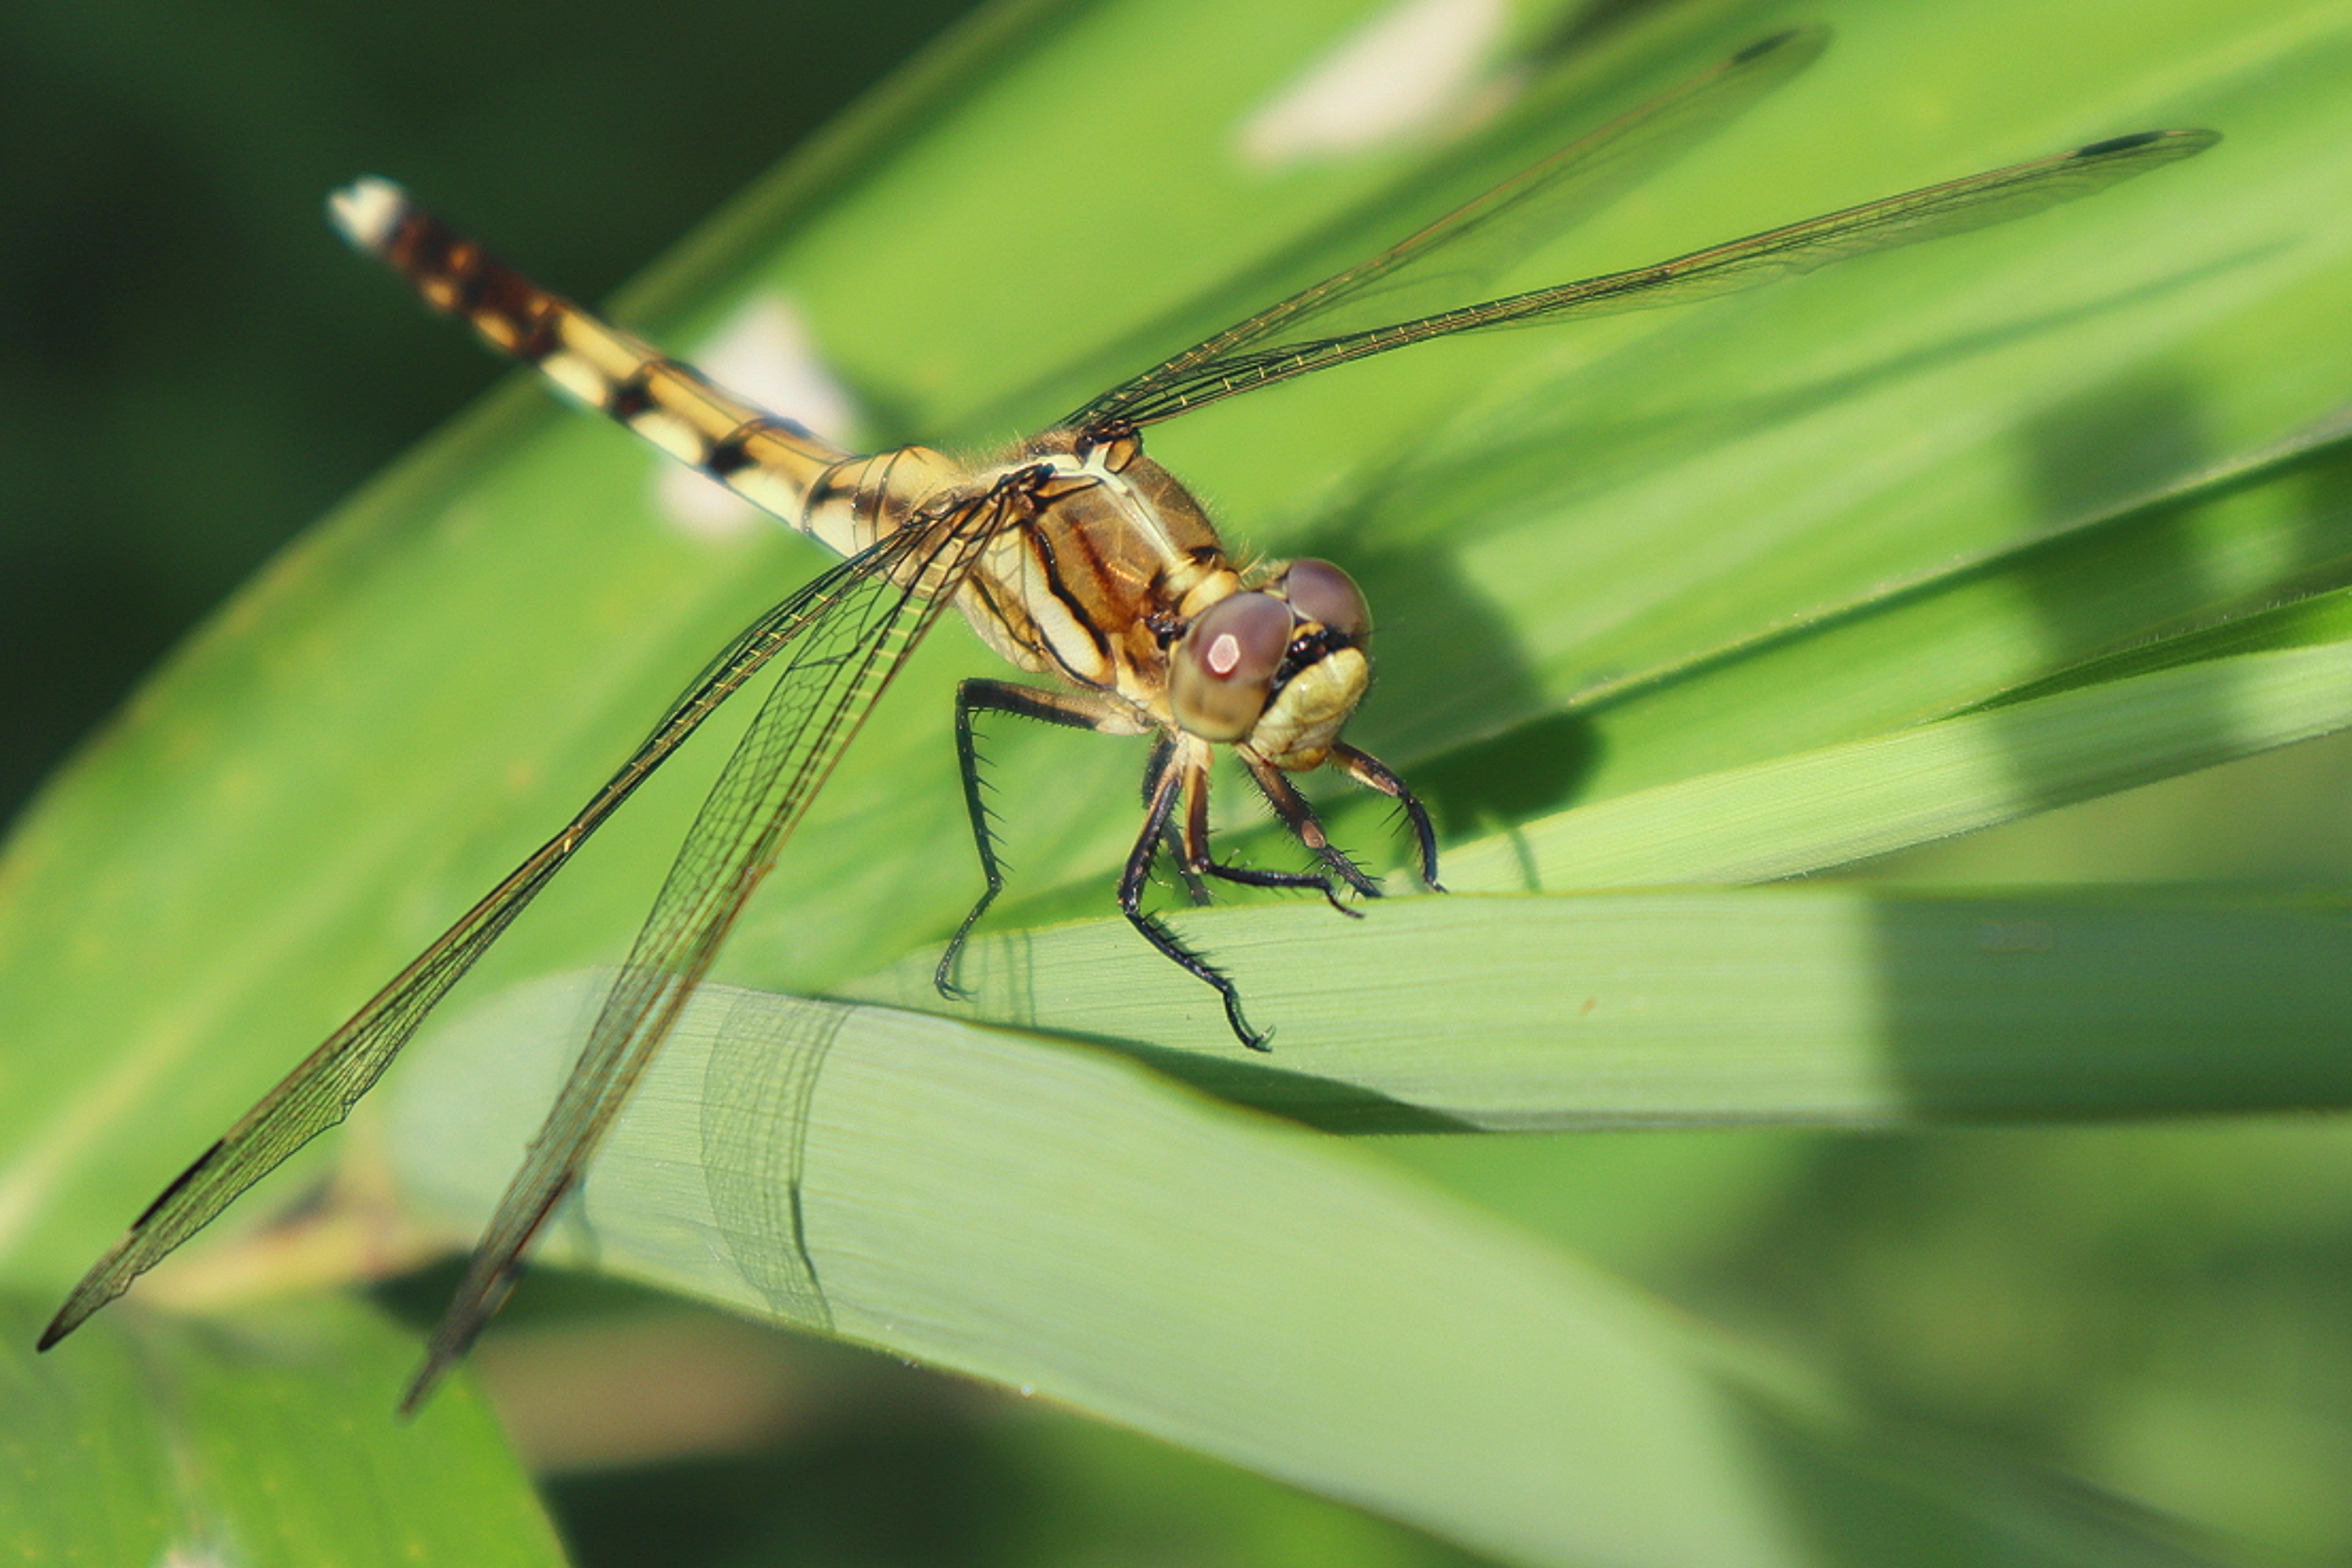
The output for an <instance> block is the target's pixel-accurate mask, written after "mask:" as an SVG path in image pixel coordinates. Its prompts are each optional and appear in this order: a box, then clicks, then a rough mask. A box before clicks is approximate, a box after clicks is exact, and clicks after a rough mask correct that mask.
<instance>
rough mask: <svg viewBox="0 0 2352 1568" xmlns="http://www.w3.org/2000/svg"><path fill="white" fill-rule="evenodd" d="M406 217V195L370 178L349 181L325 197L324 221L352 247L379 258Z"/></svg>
mask: <svg viewBox="0 0 2352 1568" xmlns="http://www.w3.org/2000/svg"><path fill="white" fill-rule="evenodd" d="M405 216H408V193H407V192H406V191H404V190H402V189H401V188H400V187H399V186H398V185H395V184H393V183H392V182H391V181H390V180H380V179H378V178H376V177H375V176H374V175H373V174H368V175H365V176H362V178H360V179H356V180H353V181H352V183H351V184H348V185H345V186H344V187H343V188H342V189H341V190H340V191H336V192H333V193H331V195H329V196H328V197H327V221H328V222H329V223H331V224H333V225H334V226H335V232H336V233H337V234H340V235H341V236H342V237H343V238H344V239H346V240H347V241H349V242H350V243H351V244H352V246H353V247H356V248H357V249H360V250H364V251H366V252H367V253H368V254H369V255H371V256H375V255H381V254H382V253H383V247H385V246H387V245H389V244H391V243H392V237H393V234H394V231H396V230H397V229H398V228H399V227H400V220H401V219H402V218H404V217H405Z"/></svg>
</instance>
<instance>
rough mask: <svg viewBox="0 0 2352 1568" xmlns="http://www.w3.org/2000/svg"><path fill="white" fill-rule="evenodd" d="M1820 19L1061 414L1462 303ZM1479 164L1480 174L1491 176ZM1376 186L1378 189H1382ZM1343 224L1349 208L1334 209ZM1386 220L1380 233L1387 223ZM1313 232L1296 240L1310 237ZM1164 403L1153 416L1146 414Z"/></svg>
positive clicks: (1588, 209)
mask: <svg viewBox="0 0 2352 1568" xmlns="http://www.w3.org/2000/svg"><path fill="white" fill-rule="evenodd" d="M1828 43H1829V30H1828V29H1827V28H1825V27H1802V28H1796V29H1792V30H1790V31H1789V32H1785V33H1778V34H1775V35H1773V36H1772V37H1769V38H1764V39H1761V40H1759V41H1758V42H1756V43H1754V44H1750V45H1749V46H1748V47H1746V48H1744V49H1742V50H1740V51H1739V52H1738V54H1736V55H1734V56H1732V57H1731V58H1728V59H1727V60H1724V61H1723V62H1721V63H1720V64H1718V65H1717V66H1715V67H1713V68H1710V69H1708V70H1706V71H1705V72H1703V73H1701V74H1700V75H1698V76H1696V77H1694V78H1692V79H1690V80H1688V81H1686V82H1684V83H1682V84H1681V85H1680V86H1678V87H1675V88H1674V89H1670V90H1669V91H1667V92H1664V93H1662V94H1661V95H1659V96H1658V97H1656V98H1654V99H1652V100H1649V101H1648V102H1646V103H1644V104H1643V105H1641V106H1640V107H1639V108H1637V109H1633V110H1630V111H1628V112H1627V113H1625V114H1622V115H1621V116H1619V117H1618V118H1617V119H1615V120H1613V121H1610V122H1609V123H1608V124H1606V125H1603V126H1601V128H1600V129H1598V130H1596V131H1593V132H1591V133H1590V134H1588V135H1585V136H1582V137H1580V138H1578V139H1577V140H1576V141H1574V142H1570V143H1569V144H1568V145H1567V146H1565V147H1562V148H1559V150H1558V151H1556V152H1554V153H1551V154H1550V155H1549V156H1548V157H1545V158H1542V159H1539V160H1538V161H1537V162H1536V163H1532V164H1530V165H1528V167H1527V168H1524V169H1522V170H1520V171H1519V172H1518V173H1517V174H1514V175H1512V176H1511V177H1510V178H1509V179H1507V180H1505V181H1503V182H1502V183H1501V184H1497V185H1495V186H1494V187H1492V188H1491V189H1489V190H1487V191H1486V192H1485V193H1484V194H1483V195H1479V196H1477V197H1475V199H1473V200H1471V201H1470V202H1468V203H1465V205H1461V206H1459V207H1456V208H1455V209H1454V211H1452V212H1450V213H1448V214H1447V215H1446V216H1444V217H1441V218H1439V219H1437V220H1436V221H1435V222H1433V223H1432V224H1430V225H1428V226H1426V227H1423V228H1422V229H1420V230H1418V231H1416V232H1415V233H1413V234H1412V235H1410V236H1408V237H1405V238H1404V239H1402V240H1399V241H1398V242H1397V243H1395V244H1394V245H1391V246H1390V247H1388V248H1387V249H1385V250H1383V251H1381V252H1380V253H1379V254H1378V255H1376V256H1373V257H1371V258H1370V259H1368V260H1365V261H1361V262H1358V263H1357V264H1356V265H1354V266H1352V267H1349V268H1345V269H1344V270H1342V271H1340V272H1338V273H1335V274H1333V275H1332V276H1330V277H1328V278H1326V279H1323V280H1322V281H1321V282H1319V283H1316V284H1312V285H1310V286H1309V287H1307V288H1305V289H1300V290H1299V291H1298V292H1297V293H1295V294H1293V295H1291V296H1290V297H1288V298H1287V299H1285V300H1281V301H1279V302H1278V303H1276V304H1274V305H1270V306H1268V307H1267V308H1266V309H1265V310H1261V311H1259V312H1258V313H1257V314H1256V315H1255V316H1252V317H1250V318H1249V319H1248V320H1246V321H1241V322H1239V323H1237V324H1236V325H1234V326H1231V327H1228V328H1226V329H1225V330H1224V331H1221V332H1218V333H1215V334H1214V335H1213V336H1211V337H1208V338H1205V339H1203V340H1202V341H1201V342H1197V343H1195V344H1193V345H1192V347H1191V348H1188V349H1186V350H1184V351H1183V352H1182V353H1179V354H1176V355H1175V356H1173V357H1172V358H1170V359H1167V360H1164V361H1162V362H1161V363H1159V364H1157V365H1155V366H1153V367H1152V368H1151V369H1150V370H1148V371H1146V372H1144V373H1143V374H1141V375H1139V376H1137V377H1135V378H1134V379H1133V380H1131V381H1129V382H1127V383H1124V384H1121V385H1119V386H1117V387H1114V388H1112V389H1111V390H1110V391H1109V392H1107V393H1105V394H1103V395H1101V396H1099V397H1097V398H1096V399H1095V400H1094V401H1093V402H1091V403H1089V404H1087V405H1086V406H1085V407H1084V408H1081V409H1079V410H1077V411H1076V413H1074V414H1072V415H1071V416H1069V417H1068V418H1066V419H1065V420H1063V421H1061V423H1062V424H1063V425H1065V426H1069V427H1071V428H1074V429H1087V428H1090V427H1098V426H1106V425H1116V424H1121V423H1125V424H1130V425H1141V424H1145V423H1148V422H1149V420H1148V419H1147V418H1139V417H1137V415H1136V410H1138V409H1139V408H1143V407H1147V406H1150V405H1152V404H1153V403H1154V401H1155V394H1156V393H1157V392H1158V390H1159V389H1160V388H1162V387H1166V386H1171V385H1184V384H1191V383H1192V381H1193V380H1195V379H1196V378H1197V374H1198V373H1199V372H1201V371H1202V370H1203V369H1205V368H1206V367H1209V366H1212V365H1214V364H1218V363H1223V362H1225V361H1227V360H1229V359H1232V358H1234V356H1237V355H1244V354H1249V353H1280V352H1281V351H1282V350H1283V348H1284V347H1285V346H1286V345H1290V344H1295V343H1301V342H1311V341H1316V340H1320V339H1326V338H1332V337H1339V336H1345V335H1348V334H1349V333H1352V332H1355V331H1363V330H1368V329H1370V328H1373V327H1377V326H1380V325H1381V324H1383V323H1387V322H1393V321H1399V320H1402V319H1404V318H1407V317H1417V316H1420V315H1422V314H1423V313H1425V312H1429V313H1433V312H1438V311H1441V310H1445V309H1448V308H1454V307H1459V306H1462V305H1466V304H1470V303H1473V302H1475V300H1478V299H1479V298H1480V297H1481V296H1482V295H1483V294H1485V293H1486V292H1487V291H1489V290H1490V289H1492V288H1493V286H1494V282H1495V280H1496V279H1497V278H1499V277H1501V276H1502V274H1503V273H1504V272H1505V271H1507V269H1508V268H1511V267H1512V266H1514V265H1516V264H1517V263H1518V262H1520V261H1523V260H1525V259H1526V258H1528V256H1530V255H1532V254H1533V253H1534V252H1535V251H1537V250H1538V249H1540V248H1541V247H1544V246H1545V245H1548V244H1549V243H1550V242H1551V241H1552V240H1554V239H1556V238H1558V237H1559V236H1560V235H1561V234H1563V233H1565V232H1566V231H1567V230H1568V229H1570V227H1572V226H1574V225H1576V224H1577V223H1579V222H1580V221H1582V220H1583V219H1584V218H1586V217H1588V216H1591V214H1593V213H1594V212H1597V211H1598V210H1600V209H1601V207H1603V206H1605V205H1607V204H1608V203H1609V202H1610V201H1612V200H1613V199H1614V198H1615V197H1616V196H1618V195H1621V194H1622V193H1623V192H1624V191H1625V190H1627V189H1629V188H1630V187H1632V186H1633V185H1635V184H1639V183H1640V182H1641V181H1643V180H1644V179H1646V178H1649V177H1650V176H1652V175H1654V174H1656V173H1657V172H1658V171H1659V170H1660V169H1662V168H1663V167H1664V166H1665V165H1666V164H1667V163H1670V162H1672V161H1673V160H1674V159H1675V158H1677V157H1679V156H1681V155H1682V154H1683V153H1686V152H1688V151H1689V150H1690V149H1691V148H1692V147H1694V146H1696V145H1697V144H1698V143H1699V142H1702V141H1704V140H1706V138H1707V137H1710V136H1712V135H1714V134H1715V133H1716V132H1718V131H1720V130H1721V129H1722V128H1723V127H1724V126H1725V125H1726V124H1727V123H1728V122H1729V121H1731V120H1733V119H1734V118H1736V117H1737V116H1738V115H1739V114H1742V113H1744V112H1745V111H1746V110H1748V109H1749V108H1750V107H1752V106H1753V105H1754V104H1756V103H1757V102H1758V101H1759V100H1761V99H1762V98H1763V97H1764V96H1765V95H1766V94H1768V93H1769V92H1771V91H1772V90H1773V89H1776V88H1778V87H1780V85H1781V84H1782V83H1784V82H1786V81H1788V80H1789V79H1790V78H1791V77H1793V76H1795V75H1796V74H1797V73H1798V72H1800V71H1801V70H1803V69H1804V68H1806V67H1807V66H1809V65H1811V64H1812V62H1813V61H1814V60H1815V59H1817V58H1820V56H1821V53H1822V49H1823V48H1824V47H1827V46H1828ZM1490 177H1491V176H1490ZM1382 199H1386V197H1385V195H1384V196H1383V198H1382ZM1338 221H1339V225H1340V226H1354V225H1355V224H1356V223H1357V221H1358V215H1353V214H1350V215H1348V216H1344V217H1342V218H1341V219H1339V220H1338ZM1390 232H1391V233H1393V232H1394V230H1393V229H1391V231H1390ZM1319 242H1320V236H1317V237H1310V240H1309V243H1316V244H1319ZM1159 417H1163V418H1164V417H1166V416H1164V415H1162V416H1159Z"/></svg>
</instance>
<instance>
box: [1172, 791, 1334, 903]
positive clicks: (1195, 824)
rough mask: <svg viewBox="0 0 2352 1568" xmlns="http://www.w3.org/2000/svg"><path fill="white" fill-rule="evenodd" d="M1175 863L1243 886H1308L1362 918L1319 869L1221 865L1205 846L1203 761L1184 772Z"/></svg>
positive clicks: (1206, 808) (1197, 873) (1196, 875)
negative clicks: (1179, 849)
mask: <svg viewBox="0 0 2352 1568" xmlns="http://www.w3.org/2000/svg"><path fill="white" fill-rule="evenodd" d="M1342 858H1343V859H1344V858H1345V857H1342ZM1177 863H1178V864H1179V865H1180V866H1182V867H1184V868H1186V869H1187V870H1188V871H1189V872H1190V873H1191V874H1192V877H1193V878H1195V879H1197V878H1199V877H1200V876H1201V875H1202V874H1203V873H1205V874H1207V875H1209V876H1212V877H1216V878H1219V879H1223V880H1224V881H1228V882H1239V883H1240V884H1241V885H1242V886H1244V887H1245V888H1312V889H1315V890H1316V891H1317V892H1318V893H1320V894H1322V895H1323V898H1324V900H1325V901H1326V902H1328V904H1329V905H1330V906H1331V907H1332V908H1333V909H1335V910H1339V912H1340V913H1341V914H1343V915H1347V916H1349V918H1351V919H1356V920H1360V919H1362V918H1363V917H1362V915H1361V914H1360V912H1359V911H1357V910H1351V909H1349V907H1348V906H1347V905H1345V904H1343V903H1341V902H1340V901H1339V889H1336V888H1334V887H1332V886H1331V879H1330V878H1328V877H1326V876H1324V875H1323V874H1322V873H1320V872H1318V871H1260V870H1256V869H1254V868H1250V867H1247V866H1226V865H1221V864H1220V863H1219V862H1218V860H1217V858H1216V857H1215V856H1214V855H1213V854H1212V853H1211V852H1210V849H1209V769H1208V766H1207V764H1206V763H1202V764H1200V765H1197V766H1195V767H1193V768H1192V769H1190V770H1188V771H1187V772H1186V773H1185V775H1184V837H1183V849H1182V852H1181V855H1180V856H1179V857H1178V860H1177ZM1374 891H1376V892H1377V891H1378V889H1374Z"/></svg>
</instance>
